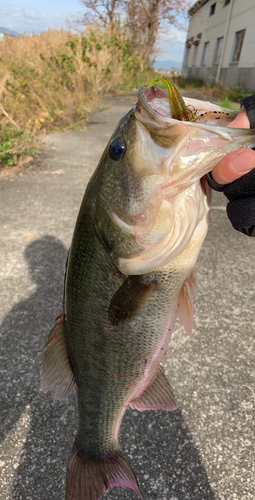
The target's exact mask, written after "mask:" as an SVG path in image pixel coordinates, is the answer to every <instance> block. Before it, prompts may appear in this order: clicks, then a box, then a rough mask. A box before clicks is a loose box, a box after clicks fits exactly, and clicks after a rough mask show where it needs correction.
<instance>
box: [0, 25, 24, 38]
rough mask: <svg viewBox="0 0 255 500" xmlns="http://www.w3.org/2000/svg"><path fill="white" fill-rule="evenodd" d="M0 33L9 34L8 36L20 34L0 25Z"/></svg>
mask: <svg viewBox="0 0 255 500" xmlns="http://www.w3.org/2000/svg"><path fill="white" fill-rule="evenodd" d="M0 33H3V34H4V35H9V36H20V34H19V33H17V31H13V30H8V28H2V27H1V26H0Z"/></svg>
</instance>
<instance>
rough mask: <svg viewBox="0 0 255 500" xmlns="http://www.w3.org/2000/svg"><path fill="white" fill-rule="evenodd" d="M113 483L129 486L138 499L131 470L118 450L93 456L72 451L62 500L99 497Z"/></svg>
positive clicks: (90, 499) (136, 485) (136, 484)
mask: <svg viewBox="0 0 255 500" xmlns="http://www.w3.org/2000/svg"><path fill="white" fill-rule="evenodd" d="M114 486H122V487H123V488H130V489H132V490H134V491H135V492H136V493H137V494H138V495H139V497H140V498H142V496H141V492H140V488H139V485H138V482H137V479H136V476H135V473H134V471H133V470H132V468H131V466H130V464H129V463H128V461H127V459H126V457H125V455H124V454H123V453H122V451H121V450H117V451H115V452H114V453H112V454H109V455H105V456H98V457H97V458H96V457H93V458H92V457H88V456H86V457H85V456H84V455H83V453H82V452H79V451H77V450H76V451H75V452H74V454H73V455H72V456H71V458H70V460H69V462H68V466H67V483H66V500H99V499H100V498H101V497H102V495H103V494H104V492H105V491H106V490H107V489H111V488H114Z"/></svg>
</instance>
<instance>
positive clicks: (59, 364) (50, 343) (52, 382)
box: [41, 314, 75, 401]
mask: <svg viewBox="0 0 255 500" xmlns="http://www.w3.org/2000/svg"><path fill="white" fill-rule="evenodd" d="M56 321H57V323H56V325H55V326H54V327H53V328H52V330H51V332H50V334H49V337H48V340H47V342H46V344H45V346H44V348H45V349H46V351H45V353H44V356H43V362H42V369H41V388H42V390H43V392H44V393H46V392H49V391H50V393H51V396H52V398H54V399H58V400H59V401H63V400H64V399H65V398H67V396H69V394H70V393H71V392H72V390H73V388H74V386H75V378H74V374H73V370H72V368H71V365H70V361H69V357H68V353H67V348H66V342H65V328H66V324H65V316H64V314H61V315H60V316H58V318H57V319H56Z"/></svg>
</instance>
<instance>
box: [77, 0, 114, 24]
mask: <svg viewBox="0 0 255 500" xmlns="http://www.w3.org/2000/svg"><path fill="white" fill-rule="evenodd" d="M81 3H82V4H83V5H84V7H85V8H86V11H85V13H84V15H83V17H82V19H79V22H80V23H81V24H90V23H91V22H93V21H96V20H98V21H100V22H101V23H102V24H109V23H110V24H111V23H113V22H114V20H115V18H116V16H117V13H118V9H119V8H120V7H121V6H122V4H123V0H81Z"/></svg>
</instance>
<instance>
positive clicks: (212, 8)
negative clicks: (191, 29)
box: [210, 3, 216, 16]
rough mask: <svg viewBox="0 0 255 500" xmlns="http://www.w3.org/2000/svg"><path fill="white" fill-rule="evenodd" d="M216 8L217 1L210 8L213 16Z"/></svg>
mask: <svg viewBox="0 0 255 500" xmlns="http://www.w3.org/2000/svg"><path fill="white" fill-rule="evenodd" d="M215 8H216V3H214V4H213V5H211V8H210V16H212V15H213V14H214V12H215Z"/></svg>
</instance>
